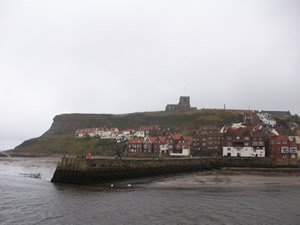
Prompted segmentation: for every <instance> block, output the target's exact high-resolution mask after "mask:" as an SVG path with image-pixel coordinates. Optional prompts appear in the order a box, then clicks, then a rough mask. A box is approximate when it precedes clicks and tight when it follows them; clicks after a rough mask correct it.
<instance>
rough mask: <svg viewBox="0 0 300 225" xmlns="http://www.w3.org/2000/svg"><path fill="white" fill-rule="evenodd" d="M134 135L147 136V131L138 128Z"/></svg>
mask: <svg viewBox="0 0 300 225" xmlns="http://www.w3.org/2000/svg"><path fill="white" fill-rule="evenodd" d="M134 136H136V137H141V138H145V131H143V130H138V131H137V132H135V134H134Z"/></svg>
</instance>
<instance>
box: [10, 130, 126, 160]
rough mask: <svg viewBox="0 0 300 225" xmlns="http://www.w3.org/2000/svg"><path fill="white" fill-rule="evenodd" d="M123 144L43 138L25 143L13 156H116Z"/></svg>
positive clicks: (71, 138)
mask: <svg viewBox="0 0 300 225" xmlns="http://www.w3.org/2000/svg"><path fill="white" fill-rule="evenodd" d="M122 149H123V144H117V143H116V141H115V140H101V139H99V138H76V139H75V138H74V136H70V135H59V136H48V137H45V136H42V137H39V138H34V139H31V140H28V141H25V142H24V143H22V144H21V145H19V146H17V147H16V148H15V150H13V154H17V153H26V154H28V155H50V154H51V155H52V154H57V155H64V154H72V155H86V154H87V153H88V152H91V153H92V154H93V155H106V156H116V151H117V150H118V151H121V150H122Z"/></svg>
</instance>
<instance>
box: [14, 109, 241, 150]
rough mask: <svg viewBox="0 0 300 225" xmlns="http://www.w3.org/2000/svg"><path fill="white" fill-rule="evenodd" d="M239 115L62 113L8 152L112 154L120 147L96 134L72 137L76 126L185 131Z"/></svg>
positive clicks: (211, 112)
mask: <svg viewBox="0 0 300 225" xmlns="http://www.w3.org/2000/svg"><path fill="white" fill-rule="evenodd" d="M240 120H241V115H238V114H236V113H232V112H228V111H223V110H197V111H189V112H143V113H130V114H119V115H114V114H62V115H57V116H55V117H54V119H53V123H52V125H51V127H50V129H49V130H48V131H46V132H45V133H44V134H43V135H42V136H41V137H38V138H34V139H31V140H27V141H25V142H23V143H22V144H21V145H19V146H17V147H16V148H15V149H14V150H13V151H12V152H11V153H12V154H19V155H22V154H23V155H51V154H86V153H87V152H89V151H91V152H95V153H96V154H102V155H115V150H116V149H122V148H123V146H120V145H118V144H116V143H113V142H109V141H103V140H100V139H98V138H89V139H75V138H74V133H75V131H76V130H77V129H80V128H88V127H117V128H118V129H119V130H122V129H129V128H130V129H138V128H139V127H140V126H143V125H151V124H158V125H160V126H161V127H172V128H175V129H180V130H181V131H182V132H183V133H184V134H186V135H187V134H189V132H190V131H191V130H192V129H198V128H199V126H203V125H216V126H223V125H224V124H225V123H228V122H233V121H236V122H238V121H240Z"/></svg>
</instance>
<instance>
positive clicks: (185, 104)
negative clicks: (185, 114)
mask: <svg viewBox="0 0 300 225" xmlns="http://www.w3.org/2000/svg"><path fill="white" fill-rule="evenodd" d="M196 109H197V108H196V107H191V105H190V96H180V98H179V103H178V104H168V105H167V106H166V111H167V112H172V111H190V110H196Z"/></svg>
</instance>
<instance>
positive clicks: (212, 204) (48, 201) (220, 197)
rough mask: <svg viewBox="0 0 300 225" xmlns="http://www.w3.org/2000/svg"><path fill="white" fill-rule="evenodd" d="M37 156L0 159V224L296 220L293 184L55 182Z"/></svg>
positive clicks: (49, 164)
mask: <svg viewBox="0 0 300 225" xmlns="http://www.w3.org/2000/svg"><path fill="white" fill-rule="evenodd" d="M37 160H38V159H14V160H10V161H7V159H5V160H2V159H0V224H300V185H297V184H284V185H283V184H281V185H278V184H276V185H275V184H255V185H197V186H192V187H191V186H187V187H186V188H184V187H182V186H180V187H178V186H172V185H162V184H160V183H159V182H155V183H142V184H138V183H133V184H132V186H131V187H127V185H126V184H124V183H123V184H115V186H114V187H110V186H73V185H55V184H52V183H51V182H50V179H51V176H52V173H53V172H54V169H55V161H53V160H43V161H37ZM39 173H40V175H38V174H39ZM39 177H41V178H39ZM191 179H194V178H191Z"/></svg>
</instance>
